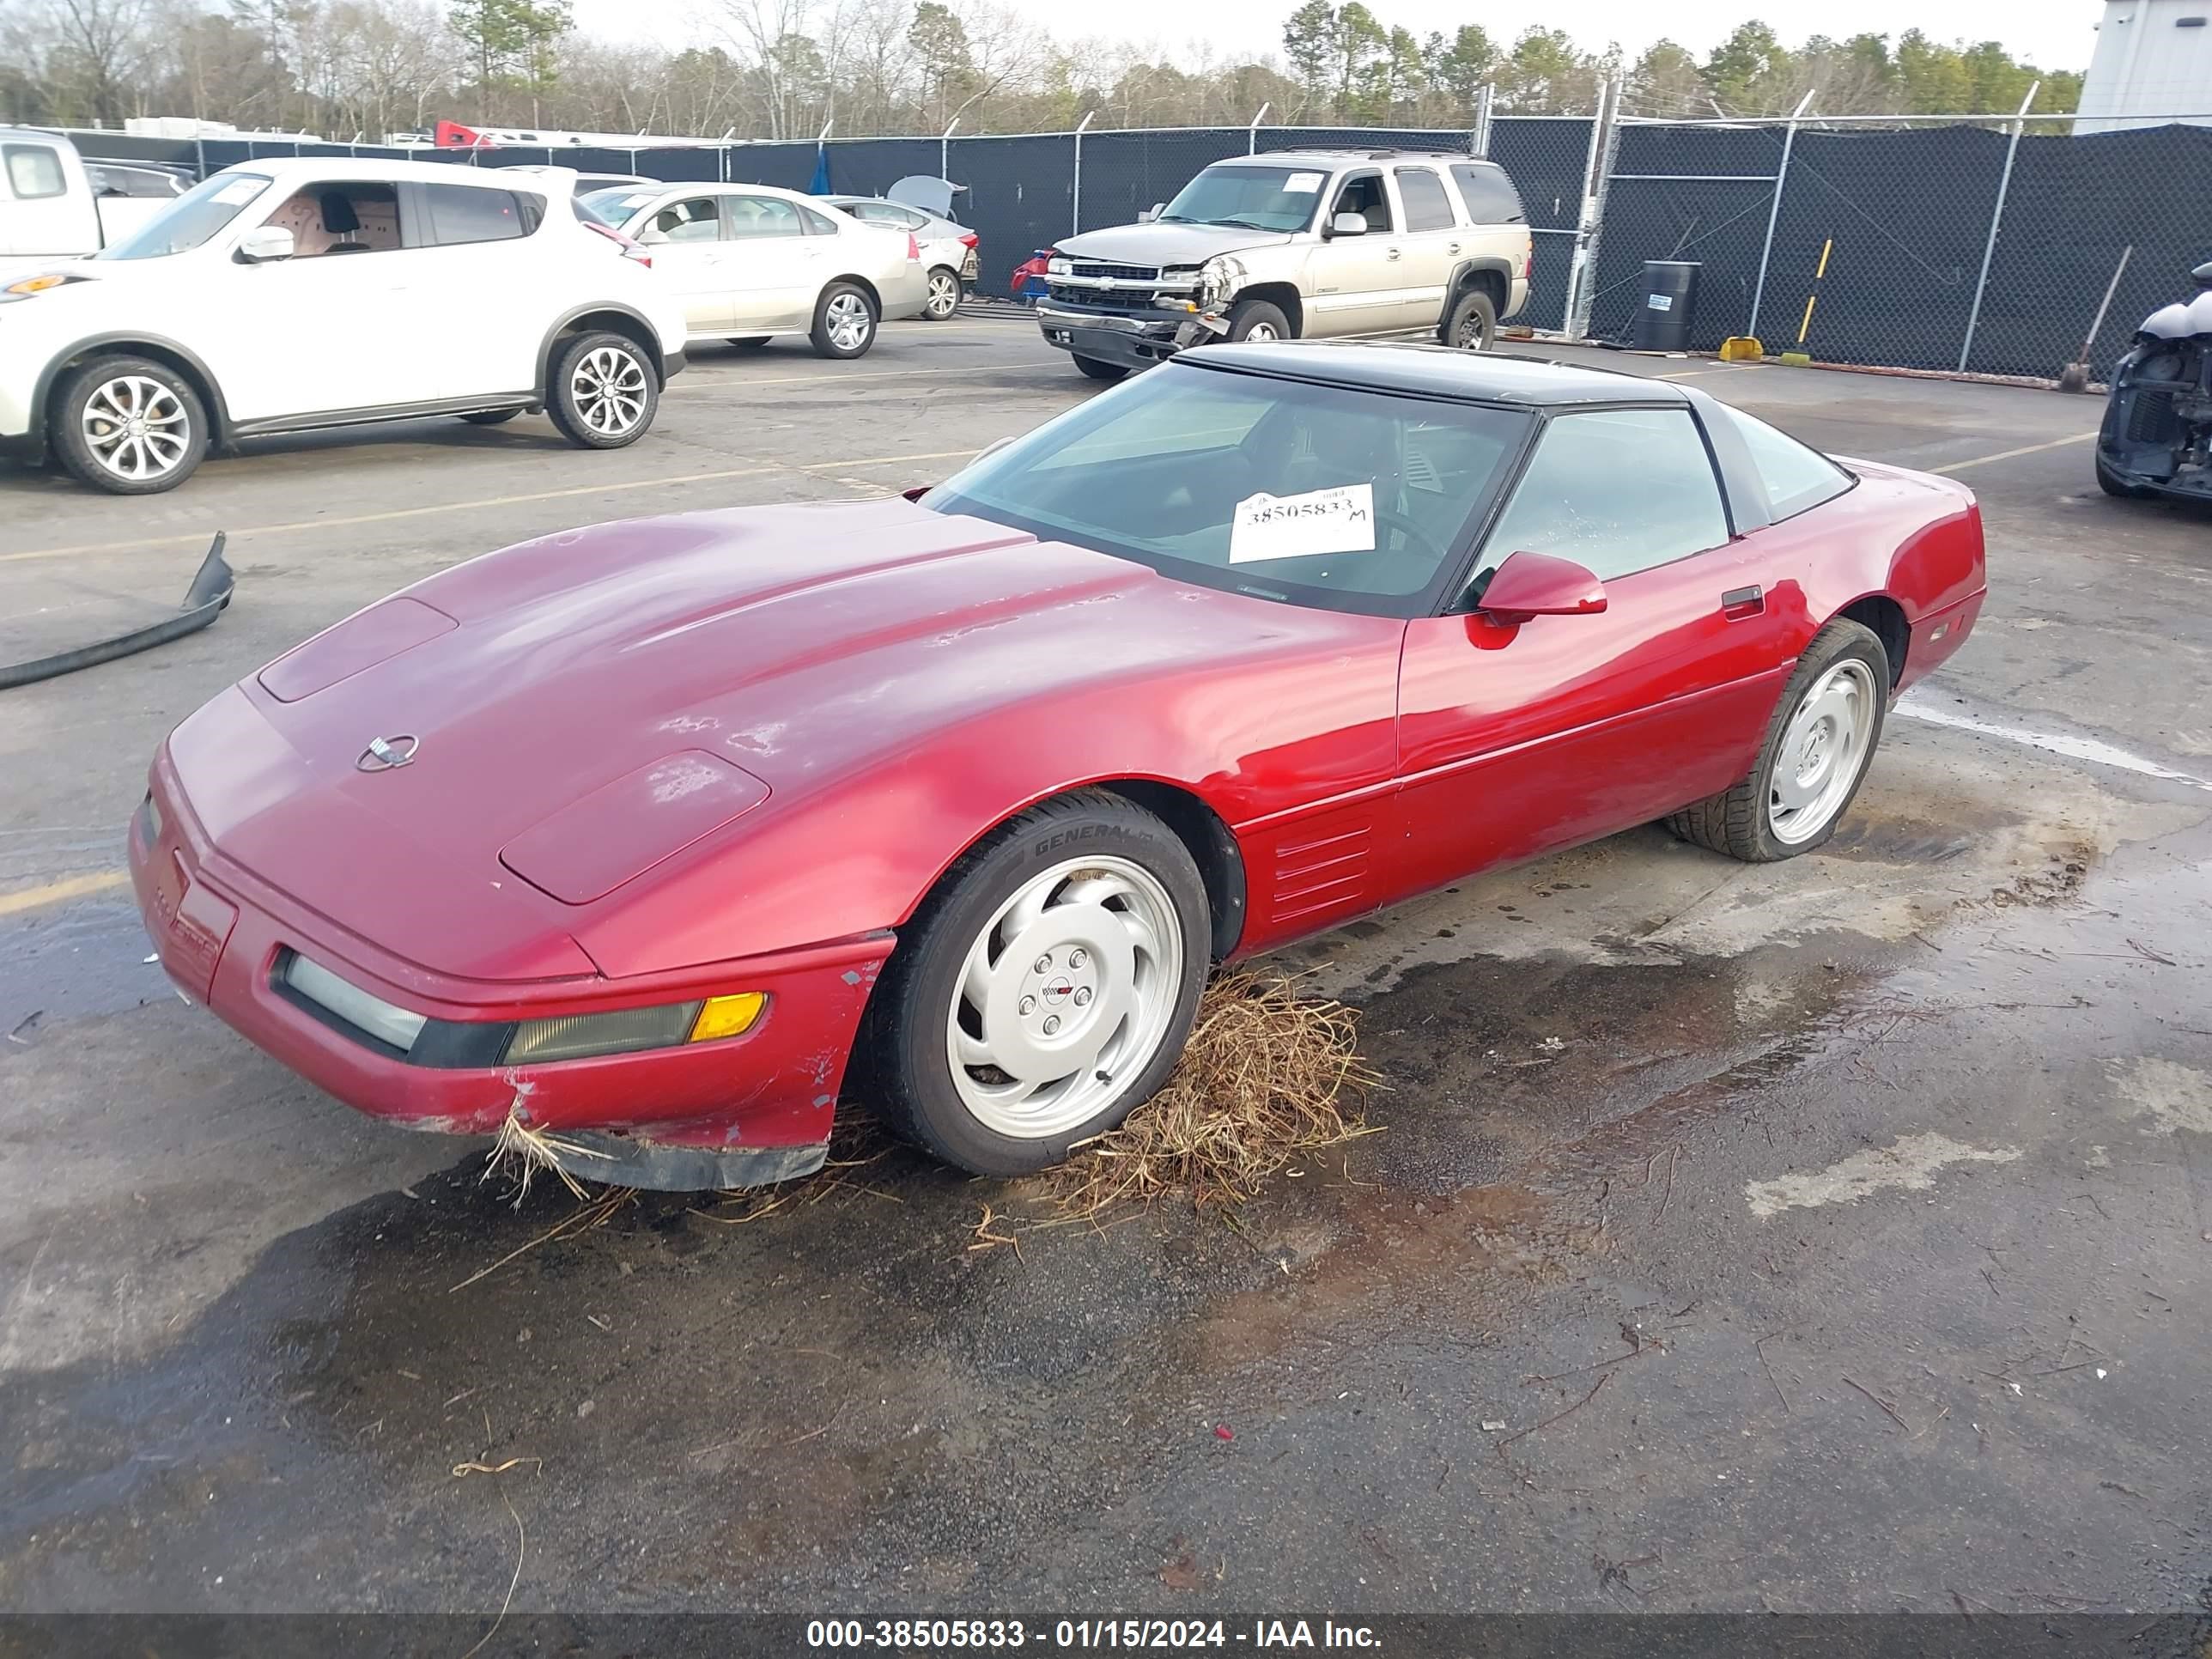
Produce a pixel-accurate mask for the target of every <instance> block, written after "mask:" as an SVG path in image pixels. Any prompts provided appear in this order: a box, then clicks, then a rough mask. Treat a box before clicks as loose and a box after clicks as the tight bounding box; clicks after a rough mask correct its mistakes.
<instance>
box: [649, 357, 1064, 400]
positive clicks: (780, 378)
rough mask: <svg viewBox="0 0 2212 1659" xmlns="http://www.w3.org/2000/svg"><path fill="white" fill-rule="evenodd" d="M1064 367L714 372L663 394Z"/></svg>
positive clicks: (1060, 367) (1018, 365)
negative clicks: (765, 375) (755, 375)
mask: <svg viewBox="0 0 2212 1659" xmlns="http://www.w3.org/2000/svg"><path fill="white" fill-rule="evenodd" d="M1063 368H1064V366H1063V365H1061V364H1058V363H980V364H976V365H975V366H974V367H972V368H885V369H876V370H871V371H870V372H869V373H867V374H838V373H837V372H836V370H835V369H828V368H825V369H823V370H821V371H819V372H818V373H816V374H784V375H777V376H775V377H774V378H771V379H769V380H754V379H752V378H751V377H750V375H745V376H739V375H731V376H729V377H727V378H724V377H721V376H719V375H718V376H716V377H715V378H714V380H711V381H704V382H694V383H692V384H690V385H689V386H678V387H676V388H675V389H673V390H671V392H668V393H667V394H666V396H668V397H670V398H685V397H690V396H693V395H695V394H696V393H698V392H703V391H706V390H708V388H709V387H711V388H712V389H714V390H715V391H720V390H721V389H722V388H723V387H725V386H727V387H729V388H731V389H732V390H734V391H738V392H747V391H750V390H751V389H752V388H753V387H754V386H849V385H851V384H852V383H853V382H854V381H855V380H939V379H942V378H944V377H945V376H947V375H952V374H1062V373H1063ZM1082 384H1083V383H1082V382H1081V381H1080V380H1071V381H1069V383H1068V385H1069V389H1070V390H1071V391H1072V390H1073V389H1075V388H1076V387H1078V386H1081V385H1082Z"/></svg>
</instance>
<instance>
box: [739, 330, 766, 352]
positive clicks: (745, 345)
mask: <svg viewBox="0 0 2212 1659" xmlns="http://www.w3.org/2000/svg"><path fill="white" fill-rule="evenodd" d="M768 342H769V337H768V336H767V335H765V334H740V335H738V336H736V337H734V338H732V340H731V342H730V343H731V344H732V345H733V346H737V347H738V348H739V349H743V350H745V351H758V350H759V349H761V348H762V347H763V346H764V345H766V344H767V343H768Z"/></svg>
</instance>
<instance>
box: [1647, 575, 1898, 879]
mask: <svg viewBox="0 0 2212 1659" xmlns="http://www.w3.org/2000/svg"><path fill="white" fill-rule="evenodd" d="M1846 661H1856V662H1858V663H1860V664H1863V665H1864V666H1865V668H1866V669H1867V670H1868V671H1869V676H1870V678H1871V680H1872V684H1873V688H1874V690H1873V695H1872V696H1871V699H1870V708H1869V720H1871V727H1870V729H1869V732H1868V734H1867V743H1866V749H1865V751H1864V753H1863V754H1862V755H1861V756H1860V757H1859V759H1858V764H1857V769H1856V773H1855V775H1853V777H1852V778H1851V780H1850V788H1849V789H1848V790H1846V791H1845V792H1844V794H1843V796H1842V798H1841V799H1838V801H1837V802H1836V803H1835V804H1834V805H1833V806H1832V807H1830V808H1829V809H1828V811H1827V817H1826V820H1825V821H1824V822H1823V823H1820V824H1819V825H1818V826H1817V828H1816V829H1814V830H1813V832H1812V833H1809V834H1808V835H1806V836H1803V838H1802V839H1798V840H1790V841H1785V840H1784V839H1782V838H1781V837H1780V836H1777V835H1776V834H1775V830H1774V823H1773V813H1772V811H1771V797H1772V792H1773V789H1774V780H1775V774H1776V771H1777V769H1778V767H1779V765H1780V764H1781V761H1782V748H1783V739H1784V737H1785V736H1786V735H1787V734H1788V732H1789V731H1790V722H1791V720H1793V719H1794V717H1795V716H1796V714H1797V711H1798V708H1799V706H1800V705H1801V704H1802V703H1803V702H1804V701H1805V699H1806V696H1807V694H1808V692H1810V691H1811V690H1813V688H1814V685H1815V684H1818V683H1819V682H1820V680H1821V679H1822V678H1824V677H1826V675H1827V674H1828V672H1829V671H1830V670H1832V669H1833V668H1835V667H1836V666H1837V665H1838V664H1841V663H1844V662H1846ZM1890 684H1891V682H1890V671H1889V655H1888V653H1887V652H1886V651H1884V650H1883V649H1882V645H1881V640H1880V639H1878V638H1877V637H1876V636H1875V633H1874V631H1873V630H1872V629H1868V628H1864V627H1862V626H1861V625H1860V624H1859V623H1855V622H1851V621H1849V620H1847V619H1845V618H1844V617H1838V618H1837V619H1836V620H1835V621H1833V622H1832V623H1829V624H1828V625H1827V626H1826V628H1824V629H1821V630H1820V632H1819V633H1818V634H1816V635H1814V636H1813V642H1812V644H1811V645H1809V646H1808V647H1806V649H1805V654H1804V655H1803V656H1802V657H1801V658H1799V659H1798V660H1797V668H1796V672H1795V673H1793V674H1791V675H1790V683H1789V684H1787V685H1786V686H1784V688H1783V690H1782V696H1780V698H1779V699H1778V700H1777V701H1776V702H1775V705H1774V715H1773V718H1772V719H1771V720H1769V721H1768V722H1767V727H1766V741H1765V743H1764V744H1761V745H1760V747H1759V763H1758V764H1757V765H1755V766H1753V768H1752V769H1751V773H1750V775H1748V776H1747V777H1746V778H1745V779H1744V780H1743V781H1741V782H1740V783H1738V784H1737V785H1735V787H1734V788H1731V789H1724V790H1723V791H1722V792H1721V793H1719V794H1717V795H1708V796H1707V797H1706V798H1705V799H1703V800H1701V801H1699V802H1698V803H1697V804H1696V805H1692V806H1686V807H1685V808H1683V809H1682V811H1679V812H1677V813H1675V814H1674V816H1673V817H1669V818H1668V820H1667V827H1668V829H1671V830H1673V831H1674V834H1675V835H1677V836H1680V837H1681V838H1682V839H1683V840H1684V841H1686V842H1695V843H1696V844H1697V845H1699V847H1703V848H1707V849H1709V850H1711V851H1712V852H1715V853H1724V854H1727V855H1728V856H1729V857H1730V858H1732V859H1741V860H1743V861H1744V862H1745V863H1747V864H1772V863H1774V862H1776V861H1778V860H1782V859H1789V858H1795V857H1796V856H1797V855H1798V854H1800V853H1809V852H1811V851H1812V850H1813V849H1814V848H1816V847H1819V846H1820V845H1821V844H1822V843H1823V842H1826V840H1827V839H1828V837H1829V836H1832V835H1834V834H1835V833H1836V826H1837V824H1838V823H1841V822H1842V821H1843V817H1844V813H1846V812H1848V811H1850V807H1851V802H1852V801H1853V800H1855V799H1857V796H1858V793H1859V786H1860V785H1861V784H1863V782H1865V781H1866V775H1867V769H1868V768H1869V766H1871V765H1872V764H1873V763H1874V757H1875V750H1876V749H1878V748H1879V747H1880V746H1881V728H1882V721H1883V718H1884V716H1885V715H1886V714H1887V712H1888V709H1889V695H1890Z"/></svg>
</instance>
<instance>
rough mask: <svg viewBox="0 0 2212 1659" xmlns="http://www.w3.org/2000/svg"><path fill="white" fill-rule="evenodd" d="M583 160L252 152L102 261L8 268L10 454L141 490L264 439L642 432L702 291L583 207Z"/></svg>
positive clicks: (0, 390)
mask: <svg viewBox="0 0 2212 1659" xmlns="http://www.w3.org/2000/svg"><path fill="white" fill-rule="evenodd" d="M572 198H573V191H572V189H571V187H570V182H569V181H568V179H567V177H566V175H565V173H562V174H559V175H557V176H556V173H553V172H550V171H549V172H544V173H532V174H530V175H527V176H525V177H520V178H514V177H502V176H501V174H500V173H497V172H494V171H492V170H489V169H479V168H476V167H461V166H455V165H452V164H445V163H438V162H430V161H354V160H349V159H347V158H345V157H342V156H341V157H329V158H325V157H315V158H306V157H303V158H301V159H298V160H290V159H287V160H282V161H275V160H272V161H246V162H241V163H240V164H239V165H238V166H236V167H228V168H226V169H225V170H224V171H222V172H221V173H213V174H211V175H210V176H209V177H208V178H207V179H204V181H202V182H201V183H200V184H198V185H195V186H194V187H193V188H192V189H191V190H189V191H185V194H183V195H182V196H179V197H177V198H176V199H175V200H174V201H173V202H172V203H170V204H168V205H167V207H166V208H164V209H163V210H161V212H160V213H158V214H156V215H155V216H154V217H153V218H151V219H149V221H148V222H146V223H145V224H143V225H142V226H141V227H139V228H138V229H137V230H136V231H135V232H133V233H132V234H130V235H129V236H126V237H125V238H124V239H122V240H119V241H117V242H114V243H112V244H111V245H110V246H107V247H105V248H103V249H101V250H100V252H98V253H96V254H94V255H93V256H91V257H90V258H85V259H62V260H55V261H52V262H51V263H49V264H46V265H45V266H43V267H42V268H40V269H39V270H35V271H33V272H31V273H29V274H24V273H23V272H22V271H21V270H16V271H12V272H9V273H7V274H5V275H4V276H0V451H5V452H12V453H15V454H18V455H25V456H29V457H31V458H33V459H38V458H42V457H48V456H51V457H52V459H56V460H58V461H59V462H60V464H61V465H63V466H64V467H66V468H67V469H68V470H69V471H71V472H73V473H74V474H76V476H77V477H79V478H81V479H82V480H83V481H84V482H85V483H88V484H91V485H93V486H94V487H95V488H98V489H106V490H112V491H113V492H115V493H117V494H118V495H149V494H151V493H153V492H154V491H155V490H161V489H173V488H174V487H175V486H176V485H178V484H179V483H183V482H184V481H185V479H186V478H187V477H190V476H191V472H192V471H193V469H194V468H195V467H197V466H198V465H199V464H200V461H201V460H202V459H203V458H204V456H205V455H206V454H207V453H208V451H209V449H210V448H211V447H217V448H219V447H227V446H228V445H230V444H231V443H233V442H234V441H237V440H239V439H241V438H250V437H258V436H260V435H264V434H270V433H283V432H299V431H305V430H307V429H310V428H316V427H331V426H353V425H358V424H361V423H362V422H371V421H393V420H404V419H410V418H420V417H422V416H435V415H457V416H460V417H461V418H462V419H463V420H466V421H472V422H478V423H480V424H485V425H489V424H491V423H493V422H499V421H504V420H508V419H511V418H512V417H513V416H516V415H519V414H521V413H522V412H524V411H525V410H541V409H542V410H544V411H545V412H546V413H547V414H548V415H550V416H551V417H552V419H553V423H554V425H555V426H556V427H558V428H560V430H561V433H562V435H563V436H564V437H566V438H568V440H569V441H570V442H572V443H575V444H578V445H580V446H581V447H585V448H586V449H616V448H619V447H622V446H623V445H624V444H628V443H631V442H634V441H635V440H636V439H637V438H638V437H640V436H641V435H643V433H644V432H645V430H646V428H647V427H649V426H650V425H651V424H652V423H653V411H654V410H655V409H656V408H657V407H658V405H659V396H660V388H661V386H662V384H663V383H664V382H665V380H667V378H668V377H669V376H670V375H671V374H675V373H676V372H677V371H678V370H679V369H681V368H683V367H684V316H683V309H682V307H681V306H680V305H678V304H677V303H676V302H675V301H674V300H673V299H672V298H671V296H670V295H668V294H667V293H666V292H665V289H664V288H663V287H662V285H661V284H660V283H657V282H655V281H654V280H653V273H652V272H651V271H649V270H646V269H645V268H644V267H643V266H641V264H638V263H637V262H636V261H635V260H632V259H626V258H623V257H622V251H621V249H620V248H619V247H617V246H615V245H614V244H613V243H612V242H611V240H609V239H608V238H607V237H606V236H605V234H602V233H600V232H599V230H598V229H597V228H595V227H592V226H589V225H587V224H586V223H585V222H581V221H580V220H579V219H578V218H577V216H576V214H575V211H574V206H573V204H572Z"/></svg>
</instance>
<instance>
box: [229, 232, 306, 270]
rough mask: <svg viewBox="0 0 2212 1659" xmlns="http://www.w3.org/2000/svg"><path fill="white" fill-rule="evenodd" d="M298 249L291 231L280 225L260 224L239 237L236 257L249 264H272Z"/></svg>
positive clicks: (288, 256) (287, 257) (289, 256)
mask: <svg viewBox="0 0 2212 1659" xmlns="http://www.w3.org/2000/svg"><path fill="white" fill-rule="evenodd" d="M298 251H299V244H298V243H297V242H295V240H293V237H292V233H291V232H290V231H289V230H287V229H285V228H284V227H283V226H282V225H262V226H260V227H258V228H256V229H253V230H249V231H247V232H246V234H245V235H244V236H242V237H240V239H239V243H238V257H239V258H240V259H241V260H243V261H244V262H245V263H246V264H249V265H263V264H276V262H277V261H279V260H283V259H289V258H291V257H292V256H293V254H295V252H298Z"/></svg>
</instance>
